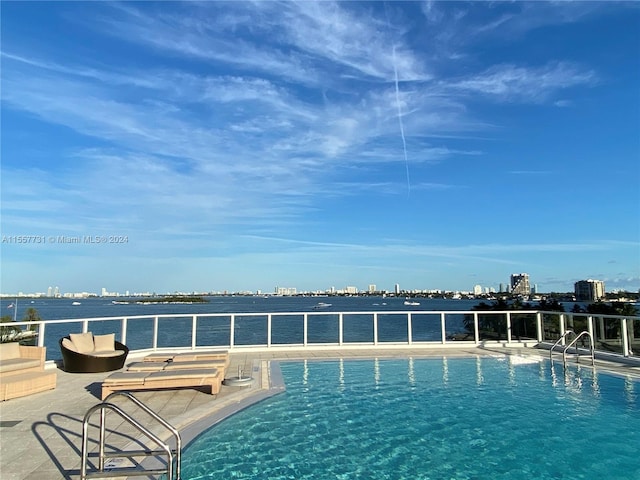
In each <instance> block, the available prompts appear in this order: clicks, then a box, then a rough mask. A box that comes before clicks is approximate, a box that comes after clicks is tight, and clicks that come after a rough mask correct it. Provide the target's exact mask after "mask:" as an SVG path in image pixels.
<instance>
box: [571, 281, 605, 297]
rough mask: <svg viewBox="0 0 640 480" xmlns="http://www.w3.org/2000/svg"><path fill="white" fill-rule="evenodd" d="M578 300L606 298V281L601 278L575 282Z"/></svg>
mask: <svg viewBox="0 0 640 480" xmlns="http://www.w3.org/2000/svg"><path fill="white" fill-rule="evenodd" d="M574 291H575V294H576V300H577V301H579V302H597V301H598V300H600V299H601V298H604V282H603V281H601V280H591V279H589V280H580V281H579V282H576V283H575V284H574Z"/></svg>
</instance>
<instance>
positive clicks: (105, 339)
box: [59, 332, 129, 373]
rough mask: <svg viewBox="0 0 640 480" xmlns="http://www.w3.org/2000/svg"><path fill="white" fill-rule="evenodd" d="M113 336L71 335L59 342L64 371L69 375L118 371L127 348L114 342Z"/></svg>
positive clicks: (124, 358) (127, 352)
mask: <svg viewBox="0 0 640 480" xmlns="http://www.w3.org/2000/svg"><path fill="white" fill-rule="evenodd" d="M113 337H114V335H113V334H109V335H95V336H93V335H92V334H91V332H87V333H84V334H73V333H72V334H71V335H69V336H68V337H64V338H61V339H60V341H59V344H60V352H61V353H62V361H63V363H64V370H65V371H66V372H70V373H96V372H110V371H112V370H119V369H121V368H122V367H123V366H124V362H125V361H126V360H127V355H128V354H129V348H128V347H127V346H126V345H124V344H122V343H120V342H118V341H116V340H114V338H113Z"/></svg>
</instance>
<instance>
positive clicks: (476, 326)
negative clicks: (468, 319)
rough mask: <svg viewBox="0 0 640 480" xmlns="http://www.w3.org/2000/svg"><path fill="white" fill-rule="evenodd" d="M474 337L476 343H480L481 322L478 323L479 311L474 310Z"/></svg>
mask: <svg viewBox="0 0 640 480" xmlns="http://www.w3.org/2000/svg"><path fill="white" fill-rule="evenodd" d="M473 339H474V341H475V342H476V345H477V344H478V343H480V324H479V323H478V312H473Z"/></svg>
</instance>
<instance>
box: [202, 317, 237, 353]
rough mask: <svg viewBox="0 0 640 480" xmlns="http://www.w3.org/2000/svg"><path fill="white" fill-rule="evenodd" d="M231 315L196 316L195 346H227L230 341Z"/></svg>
mask: <svg viewBox="0 0 640 480" xmlns="http://www.w3.org/2000/svg"><path fill="white" fill-rule="evenodd" d="M230 339H231V315H221V316H217V315H216V316H198V324H197V326H196V346H197V347H208V346H213V347H217V346H227V345H230V342H231V340H230Z"/></svg>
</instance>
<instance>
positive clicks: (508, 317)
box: [507, 312, 511, 344]
mask: <svg viewBox="0 0 640 480" xmlns="http://www.w3.org/2000/svg"><path fill="white" fill-rule="evenodd" d="M509 343H511V312H507V344H509Z"/></svg>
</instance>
